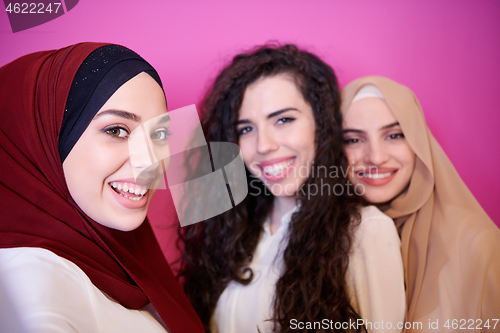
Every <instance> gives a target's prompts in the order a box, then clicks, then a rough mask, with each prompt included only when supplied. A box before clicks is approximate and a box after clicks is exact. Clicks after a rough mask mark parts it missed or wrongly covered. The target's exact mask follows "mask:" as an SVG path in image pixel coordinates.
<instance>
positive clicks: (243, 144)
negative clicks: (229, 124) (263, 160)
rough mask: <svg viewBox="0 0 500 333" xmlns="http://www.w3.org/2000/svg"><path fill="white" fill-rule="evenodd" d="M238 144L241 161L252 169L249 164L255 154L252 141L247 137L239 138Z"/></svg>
mask: <svg viewBox="0 0 500 333" xmlns="http://www.w3.org/2000/svg"><path fill="white" fill-rule="evenodd" d="M238 145H239V146H240V150H241V156H242V157H243V162H245V165H246V166H247V168H248V169H249V170H252V168H251V166H252V162H253V159H254V156H255V149H256V147H255V145H254V144H253V143H252V141H251V140H249V139H247V138H245V139H243V140H240V141H239V142H238Z"/></svg>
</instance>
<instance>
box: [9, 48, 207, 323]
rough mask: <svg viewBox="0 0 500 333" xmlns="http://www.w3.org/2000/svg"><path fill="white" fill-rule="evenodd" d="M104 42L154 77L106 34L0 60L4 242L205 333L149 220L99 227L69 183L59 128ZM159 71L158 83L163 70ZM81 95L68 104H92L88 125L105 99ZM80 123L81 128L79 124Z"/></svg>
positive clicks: (128, 301)
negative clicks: (47, 254) (61, 263)
mask: <svg viewBox="0 0 500 333" xmlns="http://www.w3.org/2000/svg"><path fill="white" fill-rule="evenodd" d="M106 48H108V49H107V50H108V51H109V50H114V51H117V50H126V51H123V52H124V53H126V54H127V57H129V58H133V59H134V60H133V61H135V63H136V64H137V62H139V63H141V64H142V65H141V66H143V67H140V69H139V70H140V71H147V72H148V74H150V75H151V76H152V77H153V78H155V76H154V75H156V76H157V74H156V72H154V70H153V72H154V73H153V72H151V71H150V70H149V69H151V67H150V66H149V65H147V66H145V65H144V64H147V63H146V62H145V61H144V60H143V59H142V58H140V57H139V56H138V55H136V54H135V53H134V52H132V51H130V50H128V49H126V48H123V47H117V46H116V45H109V44H99V43H81V44H76V45H72V46H69V47H66V48H63V49H60V50H53V51H44V52H37V53H32V54H29V55H26V56H24V57H21V58H19V59H17V60H15V61H13V62H11V63H9V64H7V65H5V66H3V67H2V68H0V119H1V120H2V121H1V122H0V161H1V166H0V211H1V212H2V217H1V220H0V248H15V247H39V248H44V249H47V250H50V251H52V252H54V253H55V254H57V255H59V256H61V257H63V258H65V259H68V260H70V261H72V262H73V263H75V264H76V265H77V266H78V267H80V269H82V270H83V271H84V272H85V273H86V274H87V276H88V277H89V278H90V279H91V281H92V282H93V283H94V284H95V285H96V286H97V287H98V288H99V289H100V290H102V291H103V292H105V293H106V294H107V295H108V296H110V297H111V298H113V299H114V300H116V301H117V302H119V303H120V304H122V305H123V306H124V307H126V308H129V309H141V308H143V307H144V306H145V305H147V304H148V303H149V302H151V303H152V305H153V306H154V307H155V309H156V310H157V311H158V313H159V315H160V316H161V318H162V319H163V321H164V322H165V323H166V325H167V326H168V328H169V330H170V331H171V332H202V331H203V325H202V324H201V322H200V321H199V319H198V316H197V315H196V313H195V311H194V309H193V308H192V307H191V305H190V304H189V302H188V300H187V298H186V297H185V295H184V293H183V292H182V289H181V287H180V286H179V285H178V283H177V280H176V279H175V277H174V276H173V274H172V272H171V270H170V267H169V266H168V264H167V262H166V260H165V258H164V256H163V254H162V252H161V250H160V247H159V246H158V243H157V241H156V239H155V237H154V234H153V232H152V230H151V227H150V224H149V222H148V221H147V220H146V221H145V222H144V223H143V224H142V225H141V226H140V227H139V228H137V229H136V230H133V231H130V232H123V231H119V230H114V229H110V228H107V227H105V226H102V225H100V224H99V223H97V222H95V221H93V220H92V219H90V218H89V217H88V216H86V215H85V214H84V213H83V212H82V211H81V210H80V208H79V207H78V206H77V205H76V203H75V202H74V201H73V199H72V198H71V195H70V193H69V190H68V188H67V186H66V182H65V179H64V173H63V169H62V162H61V156H63V155H64V154H61V155H60V152H59V147H60V142H61V146H65V144H66V143H67V142H68V137H69V136H71V134H70V135H69V136H68V135H66V134H67V133H66V132H65V131H64V130H63V131H62V133H63V136H62V137H61V141H60V140H59V134H60V132H61V127H62V123H63V118H65V115H64V114H65V109H66V103H67V101H68V95H69V94H70V89H74V88H72V85H73V83H74V82H76V81H74V79H75V75H76V74H77V71H78V69H79V68H80V67H81V65H82V63H84V61H86V58H87V57H88V56H89V55H90V54H91V53H93V52H94V51H96V50H97V51H99V50H103V51H106ZM105 53H106V52H105ZM109 53H110V52H108V55H109ZM117 53H119V52H118V51H117ZM106 57H107V56H106ZM110 57H111V58H109V59H110V60H109V61H111V62H112V61H115V62H116V63H122V61H121V60H123V59H122V58H120V56H119V55H118V56H117V57H118V58H113V56H111V55H110ZM112 59H115V60H112ZM116 59H118V60H116ZM129 64H130V63H129ZM84 66H85V65H84ZM112 67H114V66H112ZM132 67H134V68H135V67H136V66H135V65H134V66H132ZM116 68H120V67H116ZM148 68H149V69H148ZM110 71H111V69H110ZM120 72H121V71H120ZM134 75H135V74H134ZM108 77H109V76H108ZM155 80H157V82H158V83H159V84H160V82H159V77H158V78H157V79H156V78H155ZM97 81H98V82H97V83H99V82H100V81H101V80H97ZM122 81H124V82H122V83H120V84H118V85H116V84H115V86H116V87H115V88H116V89H118V88H119V86H120V85H121V84H123V83H125V82H126V81H127V79H124V80H122ZM91 86H94V85H91ZM113 89H114V88H113ZM116 89H115V90H116ZM113 92H114V91H113ZM111 94H112V93H111ZM84 95H86V96H91V97H90V98H89V99H87V100H86V101H84V102H81V100H80V102H78V103H73V104H74V106H75V107H77V108H79V107H80V110H79V111H71V112H80V116H81V115H82V114H87V113H88V112H93V115H92V116H91V117H90V120H89V119H87V120H86V121H88V122H87V124H86V125H85V126H84V128H83V131H84V130H85V128H86V127H87V126H88V123H89V122H90V121H91V119H92V118H93V116H94V115H95V113H96V112H97V111H98V109H99V108H100V107H99V108H98V109H97V110H95V106H96V105H98V103H94V104H93V108H92V109H93V110H92V111H89V110H86V109H85V107H86V106H87V105H90V104H92V92H88V91H85V88H81V90H80V91H78V90H77V93H76V94H75V95H73V96H76V97H75V98H76V99H79V98H80V99H81V98H82V96H84ZM107 98H109V96H108V97H107ZM107 98H106V99H107ZM102 100H103V98H102V97H101V99H100V101H99V103H101V102H102ZM89 101H90V102H89ZM104 102H105V100H104ZM71 103H72V102H71V101H69V102H68V104H69V105H70V106H71V105H72V104H71ZM101 106H102V105H101ZM74 114H75V113H73V114H72V115H74ZM80 116H79V117H80ZM80 118H81V117H80ZM87 118H88V117H87ZM68 119H69V120H68ZM65 122H66V124H69V123H72V125H69V127H68V128H76V127H78V126H80V122H81V120H79V119H76V120H74V119H71V116H69V118H67V117H66V118H65ZM64 128H66V127H64ZM79 131H81V132H82V133H83V131H82V130H81V126H80V129H79ZM69 132H71V131H69ZM80 135H81V133H80V134H79V135H76V137H77V138H76V140H78V138H79V136H80ZM74 143H76V141H74ZM74 143H73V145H74ZM71 147H72V145H71ZM69 150H71V149H69ZM66 153H69V151H66ZM66 155H67V154H66Z"/></svg>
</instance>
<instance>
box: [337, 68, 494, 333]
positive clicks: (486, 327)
mask: <svg viewBox="0 0 500 333" xmlns="http://www.w3.org/2000/svg"><path fill="white" fill-rule="evenodd" d="M342 100H343V104H342V113H343V116H344V124H343V125H344V126H343V128H344V140H345V143H346V148H345V149H346V155H347V157H348V158H349V163H350V166H351V167H352V169H351V170H350V172H349V175H350V177H349V178H350V179H351V181H352V182H353V183H354V184H355V185H356V186H357V187H358V190H359V191H361V190H360V187H362V188H363V198H364V199H365V200H366V201H367V203H369V204H375V205H377V206H378V207H379V208H380V209H381V210H382V211H384V212H385V214H387V215H388V216H390V217H391V218H392V219H393V220H394V221H395V223H396V226H397V227H398V230H399V233H400V237H401V251H402V255H403V264H404V269H405V272H404V273H405V284H406V300H407V310H406V326H405V328H406V329H405V332H416V331H430V330H431V329H434V331H435V332H441V331H449V332H452V331H455V330H457V331H458V330H459V329H462V330H463V329H464V328H465V329H467V330H468V331H471V330H473V331H476V332H477V331H481V330H482V331H483V332H499V331H500V323H499V320H498V319H500V231H499V229H498V228H497V226H496V225H495V224H494V223H493V222H492V221H491V219H490V218H489V217H488V215H487V214H486V213H485V212H484V210H483V209H482V208H481V206H480V205H479V203H478V202H477V201H476V199H475V198H474V196H473V195H472V193H471V192H470V191H469V189H468V188H467V186H466V185H465V184H464V182H463V181H462V179H461V178H460V176H459V175H458V173H457V171H456V170H455V168H454V167H453V165H452V164H451V162H450V160H449V159H448V157H447V156H446V154H445V152H444V151H443V149H442V148H441V146H440V145H439V144H438V142H437V141H436V139H435V138H434V137H433V135H432V134H431V132H430V130H429V128H428V127H427V124H426V122H425V119H424V114H423V112H422V109H421V106H420V104H419V102H418V100H417V98H416V97H415V95H414V94H413V92H412V91H411V90H410V89H408V88H407V87H405V86H403V85H400V84H398V83H396V82H394V81H392V80H389V79H387V78H384V77H379V76H368V77H364V78H360V79H357V80H355V81H353V82H351V83H350V84H348V85H347V86H346V87H345V88H344V90H343V92H342ZM418 323H421V325H420V326H419V324H418ZM436 329H437V330H436Z"/></svg>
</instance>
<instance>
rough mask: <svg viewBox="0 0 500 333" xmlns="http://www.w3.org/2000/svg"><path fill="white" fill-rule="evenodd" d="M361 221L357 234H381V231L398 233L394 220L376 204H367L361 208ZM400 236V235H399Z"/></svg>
mask: <svg viewBox="0 0 500 333" xmlns="http://www.w3.org/2000/svg"><path fill="white" fill-rule="evenodd" d="M360 214H361V221H360V223H359V225H358V226H357V230H356V231H355V234H358V233H368V234H379V233H390V234H392V235H394V234H396V235H397V229H396V225H395V224H394V221H393V220H392V219H391V218H390V217H389V216H387V215H385V214H384V213H382V211H380V209H378V208H377V207H375V206H366V207H363V208H362V209H361V210H360ZM398 237H399V236H398Z"/></svg>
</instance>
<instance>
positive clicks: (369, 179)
mask: <svg viewBox="0 0 500 333" xmlns="http://www.w3.org/2000/svg"><path fill="white" fill-rule="evenodd" d="M398 170H399V169H397V168H368V171H367V170H366V169H363V170H361V171H356V172H355V173H356V177H357V178H358V179H360V180H361V181H362V182H364V183H366V184H368V185H372V186H383V185H386V184H388V183H389V182H390V181H391V180H392V179H393V178H394V176H395V175H396V173H397V172H398Z"/></svg>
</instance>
